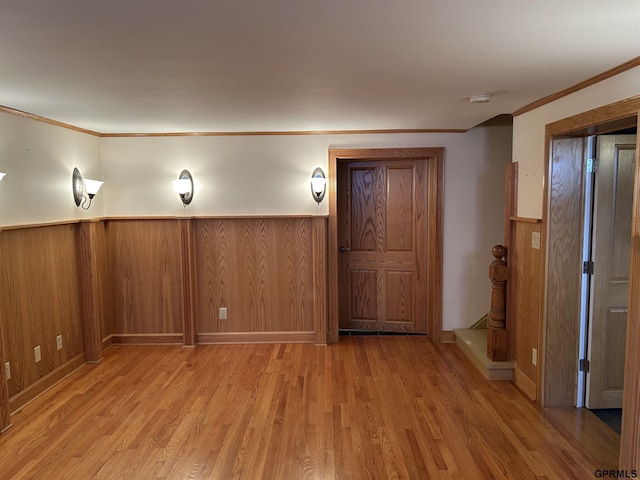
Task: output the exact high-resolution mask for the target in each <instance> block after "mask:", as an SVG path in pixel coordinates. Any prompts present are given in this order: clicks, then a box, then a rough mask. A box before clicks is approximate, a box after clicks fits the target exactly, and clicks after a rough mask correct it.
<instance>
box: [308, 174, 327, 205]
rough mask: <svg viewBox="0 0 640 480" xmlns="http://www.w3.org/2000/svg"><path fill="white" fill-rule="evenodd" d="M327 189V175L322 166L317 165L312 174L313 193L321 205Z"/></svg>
mask: <svg viewBox="0 0 640 480" xmlns="http://www.w3.org/2000/svg"><path fill="white" fill-rule="evenodd" d="M326 191H327V177H325V176H324V172H323V171H322V169H321V168H320V167H316V169H315V170H314V171H313V173H312V174H311V195H312V196H313V199H314V200H315V201H316V203H317V204H318V205H320V202H321V201H322V199H323V198H324V194H325V193H326Z"/></svg>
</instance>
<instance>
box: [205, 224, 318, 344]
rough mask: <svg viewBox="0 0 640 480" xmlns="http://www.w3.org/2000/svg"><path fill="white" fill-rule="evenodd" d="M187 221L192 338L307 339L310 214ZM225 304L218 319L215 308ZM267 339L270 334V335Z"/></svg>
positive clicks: (310, 325)
mask: <svg viewBox="0 0 640 480" xmlns="http://www.w3.org/2000/svg"><path fill="white" fill-rule="evenodd" d="M194 224H195V238H196V246H195V259H196V295H195V296H196V318H197V323H196V325H197V332H198V335H197V341H198V343H203V342H211V341H220V340H224V339H225V337H228V338H229V339H231V338H234V339H240V338H242V335H234V336H229V335H228V334H230V333H232V332H234V333H240V332H241V333H243V334H249V333H250V334H251V335H249V336H247V338H251V339H253V340H257V339H268V338H270V336H269V335H263V334H265V333H267V332H269V333H273V332H279V334H278V335H279V336H282V335H288V338H290V339H293V338H297V339H299V340H306V341H313V339H314V322H313V299H314V291H313V278H312V274H313V268H312V245H311V240H312V232H311V226H312V225H311V219H310V218H271V219H265V218H259V219H202V220H194ZM220 307H225V308H227V314H228V315H227V319H226V320H220V319H219V314H218V309H219V308H220ZM271 338H275V337H273V336H271Z"/></svg>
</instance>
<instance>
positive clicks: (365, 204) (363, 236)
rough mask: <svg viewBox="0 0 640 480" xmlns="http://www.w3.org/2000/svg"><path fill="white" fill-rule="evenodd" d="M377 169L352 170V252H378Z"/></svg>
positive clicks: (350, 222)
mask: <svg viewBox="0 0 640 480" xmlns="http://www.w3.org/2000/svg"><path fill="white" fill-rule="evenodd" d="M377 171H378V170H377V169H376V168H353V169H351V178H350V188H349V191H350V192H351V211H350V221H349V224H350V225H351V239H350V242H349V245H350V248H351V249H352V250H358V251H363V252H375V251H377V247H378V245H377V241H376V240H377V234H376V232H377V230H378V229H377V228H376V225H377V224H378V219H377V215H376V212H377V209H376V204H377V198H378V195H376V190H377V188H378V187H379V186H380V183H379V182H378V181H377V180H378V178H377V177H378V176H377V174H376V173H377Z"/></svg>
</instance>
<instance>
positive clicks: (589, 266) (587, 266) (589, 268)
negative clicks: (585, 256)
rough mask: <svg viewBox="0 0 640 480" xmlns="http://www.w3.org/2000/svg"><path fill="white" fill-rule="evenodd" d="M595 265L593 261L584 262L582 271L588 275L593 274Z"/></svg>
mask: <svg viewBox="0 0 640 480" xmlns="http://www.w3.org/2000/svg"><path fill="white" fill-rule="evenodd" d="M593 269H594V265H593V262H589V261H586V262H582V273H586V274H587V275H593Z"/></svg>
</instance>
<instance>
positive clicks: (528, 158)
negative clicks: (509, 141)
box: [513, 67, 640, 218]
mask: <svg viewBox="0 0 640 480" xmlns="http://www.w3.org/2000/svg"><path fill="white" fill-rule="evenodd" d="M637 95H640V67H636V68H633V69H631V70H628V71H626V72H624V73H621V74H619V75H616V76H615V77H612V78H609V79H607V80H604V81H602V82H599V83H597V84H595V85H592V86H590V87H587V88H584V89H582V90H579V91H577V92H575V93H573V94H571V95H568V96H566V97H563V98H561V99H559V100H556V101H555V102H552V103H549V104H547V105H544V106H542V107H540V108H537V109H535V110H532V111H530V112H527V113H525V114H522V115H519V116H517V117H515V118H514V122H513V161H514V162H519V165H518V170H519V178H518V215H519V216H521V217H532V218H541V217H542V204H543V187H544V168H545V157H544V149H545V145H544V143H545V125H547V124H548V123H551V122H555V121H557V120H562V119H563V118H567V117H570V116H572V115H576V114H579V113H582V112H585V111H588V110H591V109H594V108H598V107H602V106H604V105H608V104H610V103H614V102H617V101H620V100H624V99H626V98H630V97H634V96H637Z"/></svg>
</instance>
